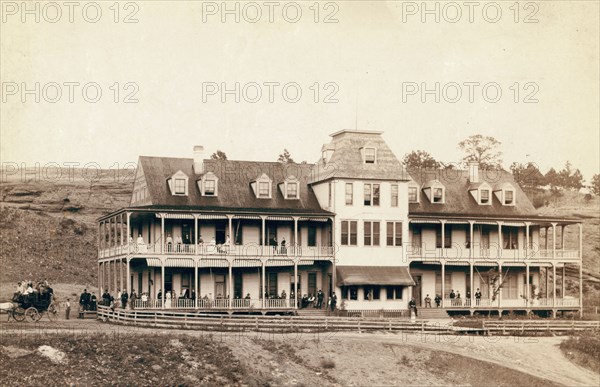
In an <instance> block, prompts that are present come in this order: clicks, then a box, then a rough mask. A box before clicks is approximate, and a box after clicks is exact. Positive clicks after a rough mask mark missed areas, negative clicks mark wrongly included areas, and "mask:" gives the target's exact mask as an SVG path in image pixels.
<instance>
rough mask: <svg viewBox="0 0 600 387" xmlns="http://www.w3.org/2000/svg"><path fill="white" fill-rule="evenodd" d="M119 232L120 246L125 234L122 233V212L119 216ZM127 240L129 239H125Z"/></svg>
mask: <svg viewBox="0 0 600 387" xmlns="http://www.w3.org/2000/svg"><path fill="white" fill-rule="evenodd" d="M119 226H120V227H119V232H120V233H121V247H122V246H123V238H124V236H125V234H124V233H123V214H121V215H120V217H119ZM148 232H150V229H148ZM127 241H129V239H127Z"/></svg>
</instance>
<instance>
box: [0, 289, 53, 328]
mask: <svg viewBox="0 0 600 387" xmlns="http://www.w3.org/2000/svg"><path fill="white" fill-rule="evenodd" d="M0 309H2V311H3V312H4V311H5V312H7V313H8V318H9V320H10V318H11V317H12V318H14V319H15V320H16V321H24V320H25V319H29V320H31V321H34V322H35V321H39V320H40V319H41V318H42V317H43V316H44V314H46V315H47V316H48V319H49V320H50V321H56V319H58V313H59V308H58V304H57V303H55V302H54V299H53V295H52V293H51V292H41V293H38V292H33V293H31V294H18V295H15V296H14V297H13V299H12V302H5V303H2V304H1V307H0Z"/></svg>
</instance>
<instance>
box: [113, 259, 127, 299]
mask: <svg viewBox="0 0 600 387" xmlns="http://www.w3.org/2000/svg"><path fill="white" fill-rule="evenodd" d="M115 262H117V261H115ZM118 262H119V285H120V286H121V291H123V289H124V286H123V285H124V284H125V282H123V262H122V261H121V260H120V259H119V260H118Z"/></svg>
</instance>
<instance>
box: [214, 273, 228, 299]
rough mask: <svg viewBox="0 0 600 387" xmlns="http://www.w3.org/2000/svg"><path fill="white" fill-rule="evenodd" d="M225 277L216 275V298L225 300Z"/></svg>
mask: <svg viewBox="0 0 600 387" xmlns="http://www.w3.org/2000/svg"><path fill="white" fill-rule="evenodd" d="M225 296H226V294H225V276H224V275H219V274H217V275H215V298H225Z"/></svg>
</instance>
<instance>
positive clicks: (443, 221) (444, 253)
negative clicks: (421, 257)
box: [440, 219, 446, 258]
mask: <svg viewBox="0 0 600 387" xmlns="http://www.w3.org/2000/svg"><path fill="white" fill-rule="evenodd" d="M440 223H441V224H442V258H443V257H445V256H446V221H445V220H444V219H441V220H440Z"/></svg>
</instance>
